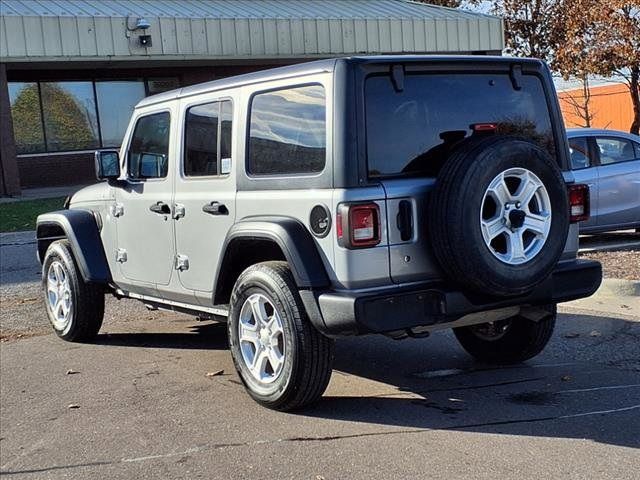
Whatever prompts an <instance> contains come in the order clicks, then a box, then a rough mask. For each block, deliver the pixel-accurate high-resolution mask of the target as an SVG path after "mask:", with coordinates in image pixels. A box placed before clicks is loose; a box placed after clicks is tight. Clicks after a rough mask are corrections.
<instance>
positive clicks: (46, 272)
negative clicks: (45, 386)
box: [42, 240, 104, 342]
mask: <svg viewBox="0 0 640 480" xmlns="http://www.w3.org/2000/svg"><path fill="white" fill-rule="evenodd" d="M42 288H43V291H44V300H45V306H46V309H47V315H48V317H49V321H50V322H51V326H52V327H53V330H54V331H55V332H56V334H57V335H58V336H59V337H60V338H62V339H64V340H67V341H69V342H87V341H90V340H92V339H93V338H94V337H95V336H96V335H97V334H98V331H99V330H100V327H101V326H102V319H103V317H104V289H103V288H102V286H101V285H96V284H93V283H88V282H85V281H84V279H83V278H82V275H81V274H80V270H79V269H78V264H77V263H76V260H75V258H74V256H73V252H72V250H71V246H70V245H69V242H68V241H67V240H58V241H55V242H53V243H52V244H51V245H49V248H47V253H46V254H45V257H44V262H43V263H42Z"/></svg>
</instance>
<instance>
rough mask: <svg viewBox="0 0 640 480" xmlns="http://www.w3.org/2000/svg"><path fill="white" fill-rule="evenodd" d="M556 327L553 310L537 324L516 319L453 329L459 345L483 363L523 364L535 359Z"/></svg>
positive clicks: (521, 318) (526, 319) (550, 309)
mask: <svg viewBox="0 0 640 480" xmlns="http://www.w3.org/2000/svg"><path fill="white" fill-rule="evenodd" d="M555 324H556V306H555V305H552V306H550V307H549V314H548V315H547V316H545V317H543V318H542V319H540V320H538V321H533V320H529V319H528V318H525V317H523V316H520V315H516V316H515V317H512V318H507V319H505V320H498V321H496V322H490V323H481V324H479V325H469V326H466V327H459V328H454V329H453V333H454V334H455V336H456V338H457V339H458V341H459V342H460V345H462V347H463V348H464V349H465V350H466V351H467V352H468V353H469V354H470V355H471V356H472V357H474V358H476V359H477V360H480V361H481V362H486V363H495V364H511V363H519V362H524V361H525V360H528V359H530V358H533V357H535V356H536V355H538V354H539V353H540V352H542V350H543V349H544V347H545V346H546V345H547V343H549V340H550V339H551V335H552V334H553V329H554V327H555Z"/></svg>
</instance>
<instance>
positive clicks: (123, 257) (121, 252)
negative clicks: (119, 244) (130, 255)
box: [116, 248, 127, 263]
mask: <svg viewBox="0 0 640 480" xmlns="http://www.w3.org/2000/svg"><path fill="white" fill-rule="evenodd" d="M126 261H127V251H126V250H125V249H124V248H119V249H118V250H116V262H119V263H124V262H126Z"/></svg>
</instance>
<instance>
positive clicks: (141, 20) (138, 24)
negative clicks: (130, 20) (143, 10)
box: [135, 17, 151, 30]
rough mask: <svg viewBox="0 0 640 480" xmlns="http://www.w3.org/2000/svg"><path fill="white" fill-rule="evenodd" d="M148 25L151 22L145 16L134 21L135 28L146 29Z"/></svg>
mask: <svg viewBox="0 0 640 480" xmlns="http://www.w3.org/2000/svg"><path fill="white" fill-rule="evenodd" d="M149 27H151V24H150V23H149V22H148V20H146V19H145V18H142V17H140V18H139V19H138V20H137V21H136V28H135V29H136V30H146V29H148V28H149Z"/></svg>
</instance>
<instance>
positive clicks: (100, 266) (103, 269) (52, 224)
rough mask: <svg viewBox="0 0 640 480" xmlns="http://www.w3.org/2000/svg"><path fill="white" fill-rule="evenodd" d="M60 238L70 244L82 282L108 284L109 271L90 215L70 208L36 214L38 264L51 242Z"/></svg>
mask: <svg viewBox="0 0 640 480" xmlns="http://www.w3.org/2000/svg"><path fill="white" fill-rule="evenodd" d="M62 238H66V239H67V240H68V241H69V244H70V245H71V251H72V252H73V255H74V257H75V260H76V262H77V264H78V268H79V269H80V273H81V275H82V278H83V279H84V280H85V282H93V283H105V284H106V283H109V282H110V281H111V270H110V269H109V264H108V262H107V257H106V255H105V253H104V246H103V244H102V239H101V238H100V231H99V229H98V223H97V221H96V218H95V217H94V214H93V212H91V211H89V210H81V209H71V210H59V211H56V212H50V213H43V214H42V215H38V219H37V221H36V239H37V242H38V259H39V260H40V263H42V262H43V260H44V256H45V253H46V251H47V247H48V246H49V245H50V244H51V242H53V241H55V240H60V239H62Z"/></svg>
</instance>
